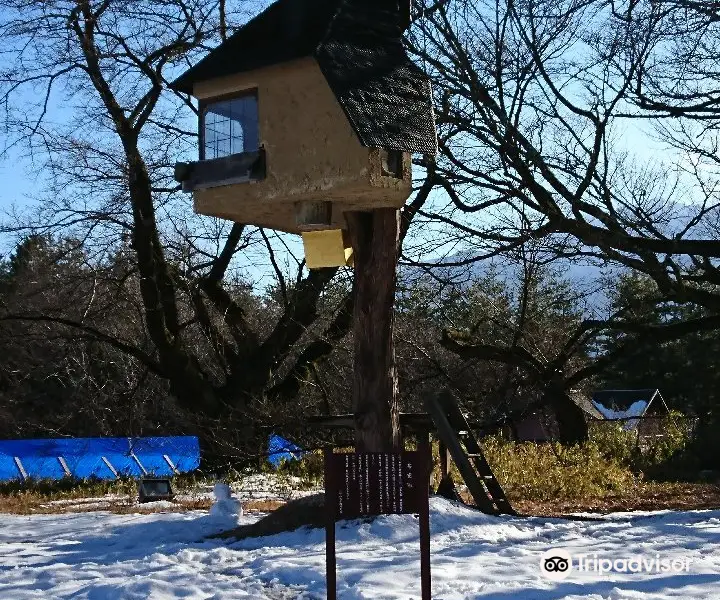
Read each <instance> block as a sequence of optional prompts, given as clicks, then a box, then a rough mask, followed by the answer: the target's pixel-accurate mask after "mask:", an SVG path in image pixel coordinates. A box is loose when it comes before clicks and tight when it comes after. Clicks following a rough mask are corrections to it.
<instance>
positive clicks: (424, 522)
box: [418, 431, 433, 600]
mask: <svg viewBox="0 0 720 600" xmlns="http://www.w3.org/2000/svg"><path fill="white" fill-rule="evenodd" d="M418 452H420V455H421V456H423V457H424V458H425V460H424V468H425V473H423V474H422V480H421V481H423V482H426V483H425V484H424V485H425V487H426V488H427V487H428V484H429V482H430V472H431V471H432V462H433V460H432V447H431V446H430V434H429V432H427V431H423V432H421V433H418ZM429 491H430V490H428V489H426V490H423V499H422V501H421V504H420V514H419V515H418V521H420V589H421V598H422V600H432V599H431V595H430V586H431V577H430V505H429V500H428V495H429Z"/></svg>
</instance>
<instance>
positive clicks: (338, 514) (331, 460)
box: [325, 441, 430, 600]
mask: <svg viewBox="0 0 720 600" xmlns="http://www.w3.org/2000/svg"><path fill="white" fill-rule="evenodd" d="M429 479H430V453H429V444H428V443H427V441H425V442H421V443H420V444H419V449H418V451H415V452H362V453H338V454H335V453H333V452H332V451H331V450H326V451H325V506H326V510H327V523H326V527H325V544H326V547H325V558H326V572H327V597H328V600H335V599H336V598H337V573H336V554H335V523H336V521H338V520H341V519H357V518H362V517H369V516H376V515H392V514H417V515H418V517H419V521H420V572H421V588H422V596H421V597H422V600H430V508H429V504H428V488H429V483H430V481H429Z"/></svg>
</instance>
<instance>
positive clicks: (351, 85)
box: [172, 0, 437, 154]
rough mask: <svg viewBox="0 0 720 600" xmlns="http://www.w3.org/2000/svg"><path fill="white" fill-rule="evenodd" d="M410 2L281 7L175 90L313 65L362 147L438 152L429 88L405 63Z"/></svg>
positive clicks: (355, 0) (308, 1) (350, 0)
mask: <svg viewBox="0 0 720 600" xmlns="http://www.w3.org/2000/svg"><path fill="white" fill-rule="evenodd" d="M409 20H410V8H409V2H408V1H407V0H399V1H398V0H278V1H277V2H275V3H274V4H272V5H271V6H270V7H269V8H267V9H266V10H265V11H264V12H262V13H260V14H259V15H258V16H256V17H255V18H254V19H252V20H251V21H249V22H248V23H246V24H245V25H244V26H243V27H241V28H240V29H238V30H237V31H236V32H235V33H234V34H233V35H232V36H230V37H229V38H228V39H227V40H225V41H224V42H223V43H222V44H220V46H218V47H217V48H215V49H214V50H212V51H211V52H210V53H209V54H208V55H207V56H205V58H203V59H202V60H201V61H200V62H198V63H197V64H196V65H195V66H193V67H192V68H190V69H189V70H188V71H186V72H185V73H183V74H182V75H181V76H180V77H179V78H178V79H177V80H175V82H173V84H172V87H173V88H174V89H176V90H178V91H181V92H185V93H188V94H192V91H193V86H194V84H195V83H196V82H199V81H207V80H209V79H215V78H218V77H224V76H228V75H234V74H237V73H243V72H247V71H253V70H256V69H260V68H263V67H269V66H271V65H275V64H280V63H284V62H288V61H291V60H295V59H298V58H303V57H313V58H315V59H316V60H317V62H318V64H319V66H320V69H321V70H322V72H323V75H324V76H325V79H326V80H327V83H328V85H329V87H330V89H331V90H332V91H333V93H334V94H335V97H336V98H337V100H338V103H339V104H340V106H341V107H342V109H343V111H344V112H345V115H346V117H347V118H348V121H349V122H350V124H351V125H352V127H353V129H354V130H355V133H356V134H357V136H358V138H359V140H360V142H361V143H362V144H363V145H364V146H367V147H378V148H386V149H389V150H401V151H409V152H422V153H428V154H434V153H435V152H436V151H437V140H436V134H435V119H434V115H433V109H432V95H431V90H430V82H429V80H428V78H427V76H426V75H425V74H424V73H423V72H422V70H421V69H420V68H419V67H418V66H417V65H415V64H414V63H413V62H412V61H411V60H410V59H409V58H408V56H407V54H406V52H405V48H404V46H403V38H402V36H403V32H404V30H405V28H406V27H407V26H408V24H409Z"/></svg>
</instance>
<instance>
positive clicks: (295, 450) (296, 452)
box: [268, 435, 306, 467]
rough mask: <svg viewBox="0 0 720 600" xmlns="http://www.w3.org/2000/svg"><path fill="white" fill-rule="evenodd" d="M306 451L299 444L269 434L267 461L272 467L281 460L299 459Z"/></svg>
mask: <svg viewBox="0 0 720 600" xmlns="http://www.w3.org/2000/svg"><path fill="white" fill-rule="evenodd" d="M305 454H306V453H305V452H303V449H302V448H300V447H299V446H296V445H295V444H293V443H292V442H290V441H288V440H286V439H285V438H281V437H280V436H279V435H271V436H270V440H269V441H268V461H269V462H270V464H272V466H273V467H278V466H279V465H280V463H281V462H282V461H283V460H300V459H301V458H302V457H303V456H304V455H305Z"/></svg>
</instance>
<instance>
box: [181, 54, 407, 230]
mask: <svg viewBox="0 0 720 600" xmlns="http://www.w3.org/2000/svg"><path fill="white" fill-rule="evenodd" d="M251 89H256V90H257V98H258V119H259V138H260V144H261V145H262V146H263V147H264V148H265V153H266V177H265V179H264V180H261V181H256V182H249V183H240V184H233V185H225V186H219V187H213V188H207V189H199V190H195V191H194V192H193V199H194V206H195V211H196V212H197V213H200V214H205V215H212V216H217V217H221V218H225V219H230V220H234V221H238V222H243V223H249V224H255V225H261V226H265V227H272V228H274V229H279V230H283V231H291V232H297V231H298V228H297V226H296V224H295V203H296V202H303V201H311V202H317V201H332V202H333V215H332V223H333V225H334V226H336V227H338V228H344V227H345V219H344V217H343V215H342V213H343V211H347V210H370V209H372V208H378V207H383V206H392V207H401V206H402V205H403V204H404V202H405V200H406V199H407V198H408V196H409V194H410V189H411V172H410V170H411V167H410V155H409V153H407V152H406V153H404V154H403V166H402V178H396V177H388V176H383V175H382V169H381V153H380V150H379V149H375V148H366V147H364V146H362V145H361V143H360V141H359V139H358V137H357V135H356V134H355V132H354V131H353V129H352V126H351V125H350V123H349V121H348V118H347V117H346V115H345V113H344V112H343V110H342V108H341V107H340V105H339V104H338V101H337V99H336V98H335V96H334V94H333V93H332V91H331V90H330V88H329V86H328V84H327V82H326V80H325V77H324V76H323V74H322V72H321V71H320V67H319V66H318V64H317V62H316V61H315V59H314V58H302V59H298V60H294V61H291V62H287V63H283V64H280V65H274V66H271V67H267V68H264V69H258V70H256V71H251V72H248V73H242V74H238V75H232V76H228V77H222V78H217V79H212V80H209V81H204V82H199V83H196V84H195V85H194V87H193V95H194V96H196V97H197V98H199V99H210V98H214V97H220V96H228V95H232V94H234V93H239V92H242V91H244V90H251Z"/></svg>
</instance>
